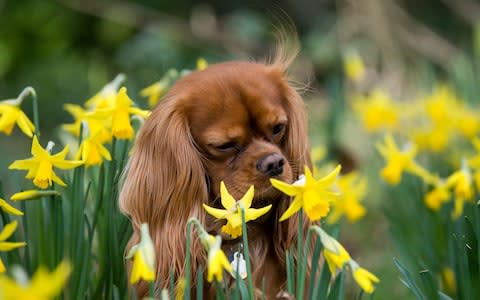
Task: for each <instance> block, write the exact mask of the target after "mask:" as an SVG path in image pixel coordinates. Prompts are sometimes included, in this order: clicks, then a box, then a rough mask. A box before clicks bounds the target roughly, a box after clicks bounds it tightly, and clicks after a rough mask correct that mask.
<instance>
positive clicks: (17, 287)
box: [0, 262, 72, 300]
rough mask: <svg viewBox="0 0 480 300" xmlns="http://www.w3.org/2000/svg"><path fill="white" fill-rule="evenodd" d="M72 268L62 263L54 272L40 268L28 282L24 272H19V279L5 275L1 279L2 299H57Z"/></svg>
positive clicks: (0, 295)
mask: <svg viewBox="0 0 480 300" xmlns="http://www.w3.org/2000/svg"><path fill="white" fill-rule="evenodd" d="M71 271H72V268H71V266H70V264H69V263H67V262H62V263H60V264H59V265H58V266H57V268H56V269H55V270H54V271H53V272H48V271H47V270H46V269H45V268H44V267H40V268H39V269H38V270H37V271H36V272H35V274H34V275H33V277H32V279H31V280H30V281H28V279H27V275H26V274H24V272H21V274H19V273H20V271H17V272H16V273H15V274H17V275H18V278H16V279H12V278H9V277H7V276H5V275H3V276H1V277H0V299H3V300H31V299H35V300H50V299H56V298H55V297H57V296H58V295H59V294H60V293H61V292H62V290H63V287H64V285H65V283H66V282H67V279H68V276H70V272H71Z"/></svg>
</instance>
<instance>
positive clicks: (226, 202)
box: [203, 181, 272, 238]
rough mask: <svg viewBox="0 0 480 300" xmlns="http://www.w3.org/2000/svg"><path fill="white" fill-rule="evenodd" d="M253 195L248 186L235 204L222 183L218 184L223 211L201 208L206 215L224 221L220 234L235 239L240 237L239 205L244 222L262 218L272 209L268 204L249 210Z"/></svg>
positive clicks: (251, 189) (208, 207) (206, 207)
mask: <svg viewBox="0 0 480 300" xmlns="http://www.w3.org/2000/svg"><path fill="white" fill-rule="evenodd" d="M253 195H254V188H253V186H250V188H249V189H248V191H247V192H246V193H245V195H243V197H242V198H241V199H240V200H239V201H238V202H237V201H236V200H235V199H234V198H233V197H232V195H230V193H229V192H228V190H227V188H226V187H225V183H224V182H223V181H222V182H221V183H220V197H221V202H222V206H223V207H224V208H225V209H218V208H213V207H210V206H208V205H206V204H203V208H204V209H205V210H206V211H207V213H209V214H210V215H212V216H214V217H215V218H217V219H226V220H227V224H225V225H224V226H222V232H224V233H226V234H228V235H230V236H231V237H232V238H237V237H239V236H241V235H242V215H241V208H240V205H243V209H244V212H245V222H248V221H252V220H255V219H257V218H259V217H261V216H263V215H264V214H266V213H267V212H268V211H269V210H270V208H271V207H272V205H271V204H270V205H268V206H265V207H262V208H258V209H255V208H250V206H251V205H252V200H253Z"/></svg>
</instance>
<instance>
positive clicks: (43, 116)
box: [0, 0, 480, 299]
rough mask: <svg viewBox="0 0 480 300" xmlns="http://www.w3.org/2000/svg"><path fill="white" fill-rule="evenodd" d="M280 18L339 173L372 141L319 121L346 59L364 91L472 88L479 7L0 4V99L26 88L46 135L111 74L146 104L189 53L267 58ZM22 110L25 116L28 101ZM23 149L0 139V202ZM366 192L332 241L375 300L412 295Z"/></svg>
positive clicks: (365, 153) (431, 2) (320, 0)
mask: <svg viewBox="0 0 480 300" xmlns="http://www.w3.org/2000/svg"><path fill="white" fill-rule="evenodd" d="M287 16H288V17H287ZM288 18H290V19H291V21H292V22H293V23H294V24H295V26H296V28H297V31H298V34H299V37H300V42H301V45H302V51H301V54H300V56H299V57H298V59H297V61H296V62H295V64H294V66H293V68H292V75H293V77H294V78H295V79H296V81H298V82H299V83H300V85H307V88H305V94H304V97H305V99H306V102H307V105H308V107H309V111H310V123H311V127H310V131H311V136H312V144H314V145H327V146H328V149H329V150H330V151H329V153H330V155H332V156H333V158H336V159H337V160H340V162H342V163H343V164H345V165H347V166H349V167H350V168H355V167H357V166H358V165H360V164H362V163H363V162H364V159H365V157H369V155H370V153H371V151H372V145H369V144H368V143H365V141H364V140H362V139H361V134H362V133H361V132H359V131H360V130H359V129H358V126H356V125H355V124H352V123H351V122H348V121H347V120H348V118H345V119H339V118H332V117H331V116H332V115H338V113H339V111H340V112H342V111H343V98H344V95H343V93H344V92H343V91H344V84H346V83H345V82H344V81H345V80H344V75H343V67H342V57H343V55H344V53H345V52H346V51H349V50H352V49H354V50H355V51H358V52H359V53H361V54H362V57H363V58H364V59H365V61H366V63H367V64H368V65H369V66H370V67H372V68H373V69H375V70H376V74H375V80H374V82H373V81H370V82H369V81H367V82H366V83H364V84H365V90H367V89H368V88H369V87H371V86H373V85H375V86H377V85H378V86H385V87H388V88H389V90H393V91H396V92H397V94H399V95H408V93H409V92H411V91H412V90H414V89H417V88H418V87H417V86H416V82H417V81H418V80H419V79H421V80H422V81H423V82H426V84H425V87H426V88H428V82H433V81H434V79H435V80H438V79H440V80H441V79H443V78H446V79H452V76H453V77H454V78H453V82H454V83H455V84H457V85H465V86H467V85H466V83H468V82H475V80H477V74H476V73H475V71H474V69H473V68H469V61H470V60H469V59H468V58H470V57H476V56H478V53H479V52H480V43H479V40H480V38H479V36H480V34H479V33H478V32H477V30H475V28H476V26H477V25H476V24H477V22H478V20H480V4H479V2H477V1H474V0H461V1H455V0H422V1H416V0H406V1H400V0H399V1H393V0H363V1H356V0H338V1H333V0H300V1H294V0H284V1H238V0H237V1H151V0H150V1H148V0H145V1H105V0H102V1H97V0H82V1H76V0H75V1H70V0H59V1H50V0H37V1H35V0H31V1H26V0H16V1H12V0H0V99H7V98H14V97H16V96H17V95H18V94H19V93H20V91H21V90H22V89H23V87H25V86H28V85H30V86H33V87H34V88H35V89H36V91H37V94H38V97H39V102H40V120H41V128H42V134H43V135H46V136H51V137H56V130H57V129H58V127H59V124H61V123H66V122H69V121H71V119H70V116H69V115H68V113H66V112H65V111H64V110H63V103H66V102H69V103H83V102H84V101H85V100H87V99H88V98H90V97H91V96H92V95H93V94H95V93H96V92H97V91H98V90H99V89H100V88H101V87H102V86H103V85H104V84H105V83H107V82H108V81H110V80H111V79H112V78H113V77H115V75H116V74H118V73H125V74H126V75H127V81H126V85H127V87H128V88H129V94H130V95H131V97H132V98H133V99H134V100H135V101H136V102H137V103H139V105H140V106H143V107H146V106H147V104H146V103H147V102H146V99H144V98H141V97H140V96H139V95H138V92H139V90H140V89H141V88H143V87H145V86H147V85H149V84H150V83H152V82H154V81H157V80H158V79H160V78H161V76H162V75H163V74H164V73H165V72H166V71H167V70H168V69H169V68H172V67H174V68H178V69H182V68H194V67H195V61H196V60H197V58H199V57H203V58H205V59H206V60H207V61H208V62H209V63H215V62H220V61H225V60H230V59H251V58H257V59H261V58H264V57H267V56H268V54H269V53H271V50H272V49H273V45H274V42H275V41H274V36H273V35H272V32H274V31H275V27H276V26H277V25H278V24H282V23H286V22H288V20H287V19H288ZM452 74H453V75H452ZM476 86H478V85H476V84H469V85H468V88H463V89H461V90H460V93H463V94H462V95H461V96H463V97H464V98H465V99H467V100H469V101H477V100H478V99H477V98H476V95H478V93H477V92H478V90H477V89H478V88H476ZM23 107H24V108H25V110H26V112H27V114H28V115H30V116H31V110H30V107H29V105H24V106H23ZM339 120H341V121H339ZM29 143H30V141H29V140H28V139H26V138H24V136H21V133H20V132H19V131H18V129H16V130H15V131H14V134H13V137H7V136H5V135H0V145H1V147H0V181H2V182H3V185H4V190H5V193H6V194H7V195H9V194H12V193H13V192H15V191H17V190H19V189H20V186H21V184H20V182H21V177H20V176H21V174H18V172H17V173H15V174H13V175H12V174H11V173H8V175H7V166H8V165H9V164H10V163H11V161H12V160H14V159H18V158H24V157H27V156H28V155H27V154H28V150H29V148H30V147H29ZM376 164H377V165H375V162H374V163H373V166H374V167H373V168H372V171H371V172H372V173H373V172H377V170H378V169H379V168H380V163H379V162H376ZM366 171H367V172H368V168H366ZM378 194H379V192H376V191H375V190H373V189H372V190H369V196H368V197H367V199H366V200H365V202H366V205H367V207H368V214H367V217H366V218H364V219H363V220H361V221H360V222H359V223H358V224H356V225H351V224H346V223H345V224H344V225H343V226H342V233H341V239H340V240H341V241H343V243H344V244H345V245H346V247H347V249H350V251H351V254H352V256H353V257H355V258H356V260H357V261H358V262H360V263H361V264H362V265H363V266H365V267H367V268H369V270H371V271H372V272H374V273H375V274H377V275H378V276H379V277H380V279H381V283H380V285H379V286H378V292H377V294H376V299H411V298H412V299H413V296H411V295H410V294H409V292H407V290H406V289H405V288H404V287H403V285H402V284H401V282H400V281H399V279H398V272H397V271H396V269H395V267H394V264H393V261H392V258H393V257H395V256H396V255H397V253H396V250H395V247H394V245H393V243H392V241H390V240H389V236H388V231H389V227H388V224H387V223H386V221H385V217H384V209H385V206H389V205H392V203H391V202H389V200H390V199H381V197H378Z"/></svg>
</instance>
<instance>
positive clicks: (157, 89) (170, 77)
mask: <svg viewBox="0 0 480 300" xmlns="http://www.w3.org/2000/svg"><path fill="white" fill-rule="evenodd" d="M178 77H179V73H178V71H177V70H175V69H170V70H168V71H167V72H166V73H165V75H163V77H162V78H161V79H160V80H159V81H157V82H154V83H153V84H151V85H149V86H147V87H146V88H144V89H143V90H141V91H140V95H141V96H142V97H148V105H149V106H150V107H154V106H155V105H156V104H157V103H158V101H159V100H160V98H162V96H163V95H164V94H165V92H166V91H167V90H168V88H169V87H170V86H171V85H172V84H173V83H174V82H175V81H176V80H177V79H178Z"/></svg>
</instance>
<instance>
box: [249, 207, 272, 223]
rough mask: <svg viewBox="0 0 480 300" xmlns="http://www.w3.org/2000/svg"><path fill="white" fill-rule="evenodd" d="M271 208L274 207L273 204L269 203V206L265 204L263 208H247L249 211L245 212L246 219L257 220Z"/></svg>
mask: <svg viewBox="0 0 480 300" xmlns="http://www.w3.org/2000/svg"><path fill="white" fill-rule="evenodd" d="M270 208H272V205H271V204H270V205H268V206H265V207H262V208H249V209H247V211H246V212H245V221H251V220H255V219H257V218H259V217H261V216H263V215H264V214H266V213H267V212H268V211H269V210H270Z"/></svg>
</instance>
